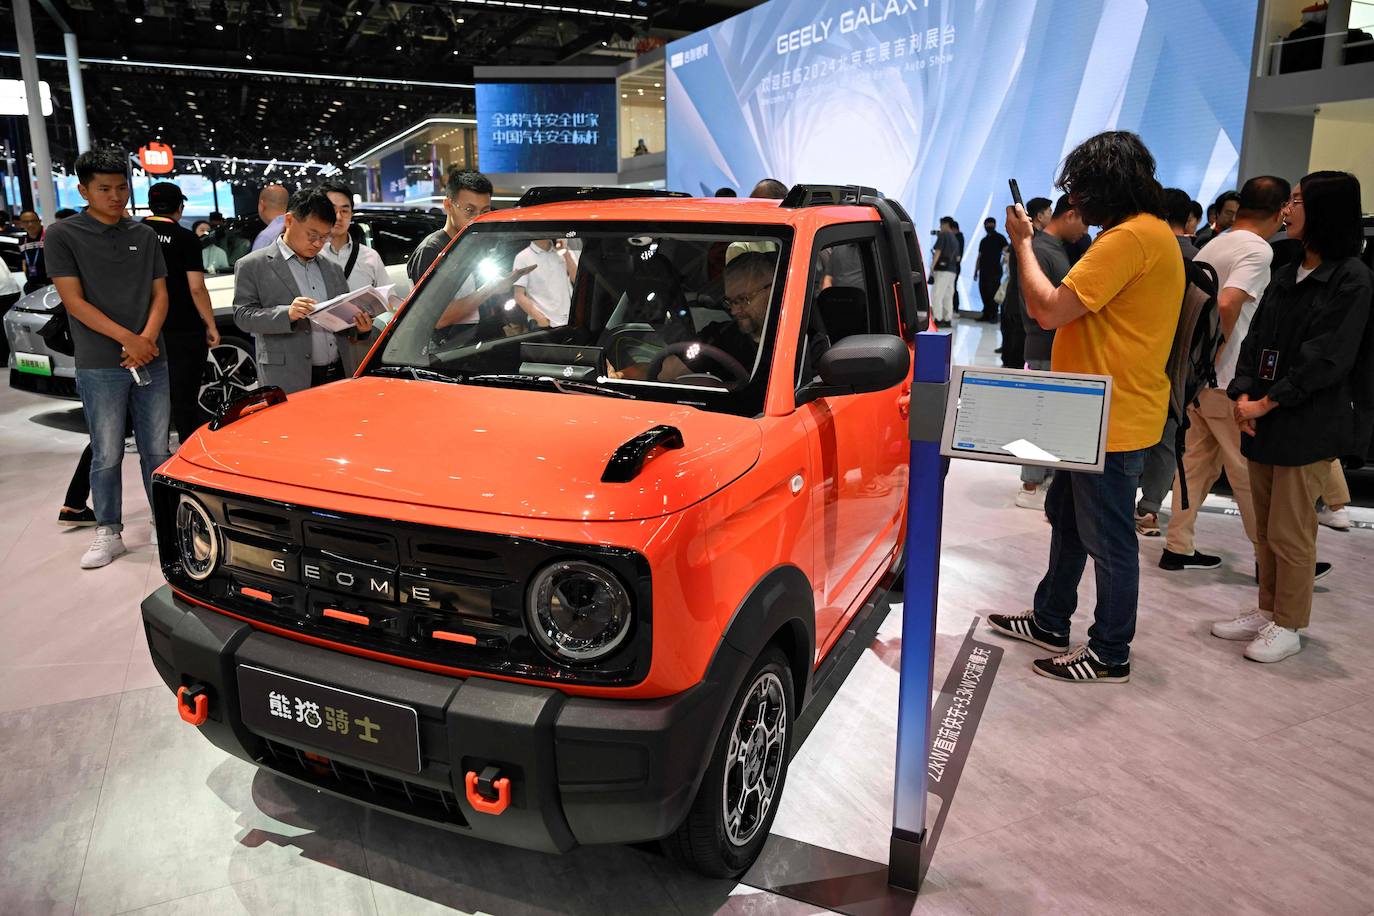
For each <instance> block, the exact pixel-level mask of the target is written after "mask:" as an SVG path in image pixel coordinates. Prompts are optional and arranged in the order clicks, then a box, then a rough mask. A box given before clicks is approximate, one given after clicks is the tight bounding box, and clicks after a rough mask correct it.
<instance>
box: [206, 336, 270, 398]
mask: <svg viewBox="0 0 1374 916" xmlns="http://www.w3.org/2000/svg"><path fill="white" fill-rule="evenodd" d="M260 384H261V381H260V380H259V378H258V361H257V360H256V359H255V358H254V357H253V344H252V343H250V342H249V341H246V340H244V339H243V338H241V337H222V338H220V342H219V343H218V344H217V345H215V346H213V347H211V348H210V352H209V353H208V354H206V357H205V372H204V374H203V375H202V376H201V380H200V396H199V397H198V398H197V400H198V401H199V403H200V409H201V410H203V411H205V412H206V413H207V414H209V415H210V416H212V417H215V416H218V415H219V412H220V411H221V410H222V409H223V408H224V406H225V405H226V404H232V403H233V402H234V401H237V400H238V399H239V398H241V397H243V396H244V395H245V394H247V393H248V392H250V391H252V390H253V389H255V388H257V387H258V386H259V385H260Z"/></svg>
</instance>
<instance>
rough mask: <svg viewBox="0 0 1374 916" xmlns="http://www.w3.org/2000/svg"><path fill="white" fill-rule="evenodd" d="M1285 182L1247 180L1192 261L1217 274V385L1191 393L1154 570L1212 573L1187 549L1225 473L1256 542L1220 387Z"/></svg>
mask: <svg viewBox="0 0 1374 916" xmlns="http://www.w3.org/2000/svg"><path fill="white" fill-rule="evenodd" d="M1289 193H1290V188H1289V185H1288V182H1286V181H1284V180H1283V179H1282V178H1275V177H1274V176H1272V175H1263V176H1260V177H1258V178H1251V179H1250V180H1249V181H1247V182H1246V183H1245V187H1243V188H1241V191H1240V211H1239V212H1238V213H1237V214H1236V220H1235V223H1234V224H1233V225H1232V227H1231V229H1230V231H1228V232H1225V233H1222V234H1220V235H1217V236H1216V237H1215V238H1213V239H1212V241H1211V242H1209V243H1208V244H1207V247H1205V248H1203V249H1202V250H1201V251H1199V252H1198V253H1197V255H1196V256H1195V257H1194V258H1193V260H1194V262H1196V263H1198V264H1208V265H1210V266H1211V267H1212V268H1213V269H1214V270H1216V272H1217V290H1218V291H1217V305H1218V306H1219V309H1220V312H1221V332H1222V334H1223V335H1224V336H1225V343H1224V344H1223V345H1222V348H1221V351H1220V352H1219V353H1218V354H1217V383H1216V387H1214V388H1205V389H1203V390H1202V391H1199V392H1198V399H1197V404H1196V405H1195V406H1194V405H1190V406H1189V407H1188V420H1189V423H1190V425H1189V427H1188V432H1187V433H1185V438H1184V446H1183V449H1184V451H1183V474H1184V476H1185V478H1186V480H1187V484H1188V504H1189V508H1187V509H1184V508H1183V507H1182V506H1181V505H1180V503H1181V499H1180V492H1181V486H1180V481H1178V480H1175V481H1174V496H1173V505H1172V509H1173V515H1172V516H1171V517H1170V519H1169V534H1168V539H1167V541H1166V542H1165V549H1164V554H1163V556H1161V557H1160V559H1159V568H1160V569H1166V570H1170V571H1176V570H1181V569H1214V568H1216V567H1218V566H1220V565H1221V557H1215V556H1210V555H1208V554H1205V553H1199V552H1198V551H1197V549H1196V547H1195V545H1194V543H1193V529H1194V525H1195V524H1196V522H1197V512H1198V508H1199V507H1200V506H1201V505H1202V502H1203V500H1205V499H1206V498H1207V493H1208V491H1210V490H1211V489H1212V485H1213V484H1215V483H1216V482H1217V478H1218V477H1219V476H1220V475H1221V469H1222V468H1223V467H1224V468H1225V469H1226V479H1227V480H1228V481H1229V482H1230V484H1231V492H1232V493H1233V494H1235V498H1236V505H1237V506H1238V507H1239V509H1240V520H1241V522H1242V523H1243V524H1244V525H1245V534H1246V537H1248V538H1250V542H1251V543H1252V544H1253V543H1254V541H1255V517H1254V510H1253V509H1252V508H1251V503H1250V473H1249V470H1248V468H1247V466H1246V463H1245V458H1243V457H1242V456H1241V453H1240V427H1239V426H1237V425H1236V419H1235V405H1233V404H1232V403H1231V401H1230V399H1229V398H1227V397H1226V386H1227V385H1229V384H1230V383H1231V379H1232V378H1234V377H1235V374H1236V360H1237V359H1238V358H1239V356H1240V345H1241V342H1242V341H1243V340H1244V339H1245V334H1246V332H1247V331H1248V330H1249V328H1250V319H1251V318H1253V317H1254V315H1255V309H1256V308H1257V307H1258V306H1259V300H1260V298H1261V297H1262V296H1263V295H1264V289H1265V287H1267V286H1268V285H1269V264H1270V261H1271V260H1272V259H1273V249H1271V248H1270V247H1269V241H1268V239H1269V237H1270V236H1272V235H1273V234H1274V233H1276V232H1278V230H1279V227H1280V226H1282V225H1283V218H1284V214H1285V213H1286V212H1287V208H1288V197H1289Z"/></svg>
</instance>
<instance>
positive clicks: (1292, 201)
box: [1288, 194, 1302, 207]
mask: <svg viewBox="0 0 1374 916" xmlns="http://www.w3.org/2000/svg"><path fill="white" fill-rule="evenodd" d="M1288 206H1290V207H1301V206H1302V195H1301V194H1294V195H1293V196H1292V197H1290V198H1289V199H1288Z"/></svg>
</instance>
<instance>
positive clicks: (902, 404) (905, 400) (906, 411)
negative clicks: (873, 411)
mask: <svg viewBox="0 0 1374 916" xmlns="http://www.w3.org/2000/svg"><path fill="white" fill-rule="evenodd" d="M897 413H899V414H901V417H902V419H903V420H905V419H908V418H909V417H910V416H911V395H909V394H904V395H902V396H901V397H899V398H897Z"/></svg>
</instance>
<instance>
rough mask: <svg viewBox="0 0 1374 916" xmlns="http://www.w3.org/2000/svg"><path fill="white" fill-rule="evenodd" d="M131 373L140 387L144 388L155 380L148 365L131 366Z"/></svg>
mask: <svg viewBox="0 0 1374 916" xmlns="http://www.w3.org/2000/svg"><path fill="white" fill-rule="evenodd" d="M129 374H130V375H132V376H133V377H134V384H135V385H137V386H138V387H140V388H143V387H144V386H146V385H148V384H150V383H151V382H152V381H153V377H152V375H151V374H149V372H148V368H147V367H146V366H130V367H129Z"/></svg>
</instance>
